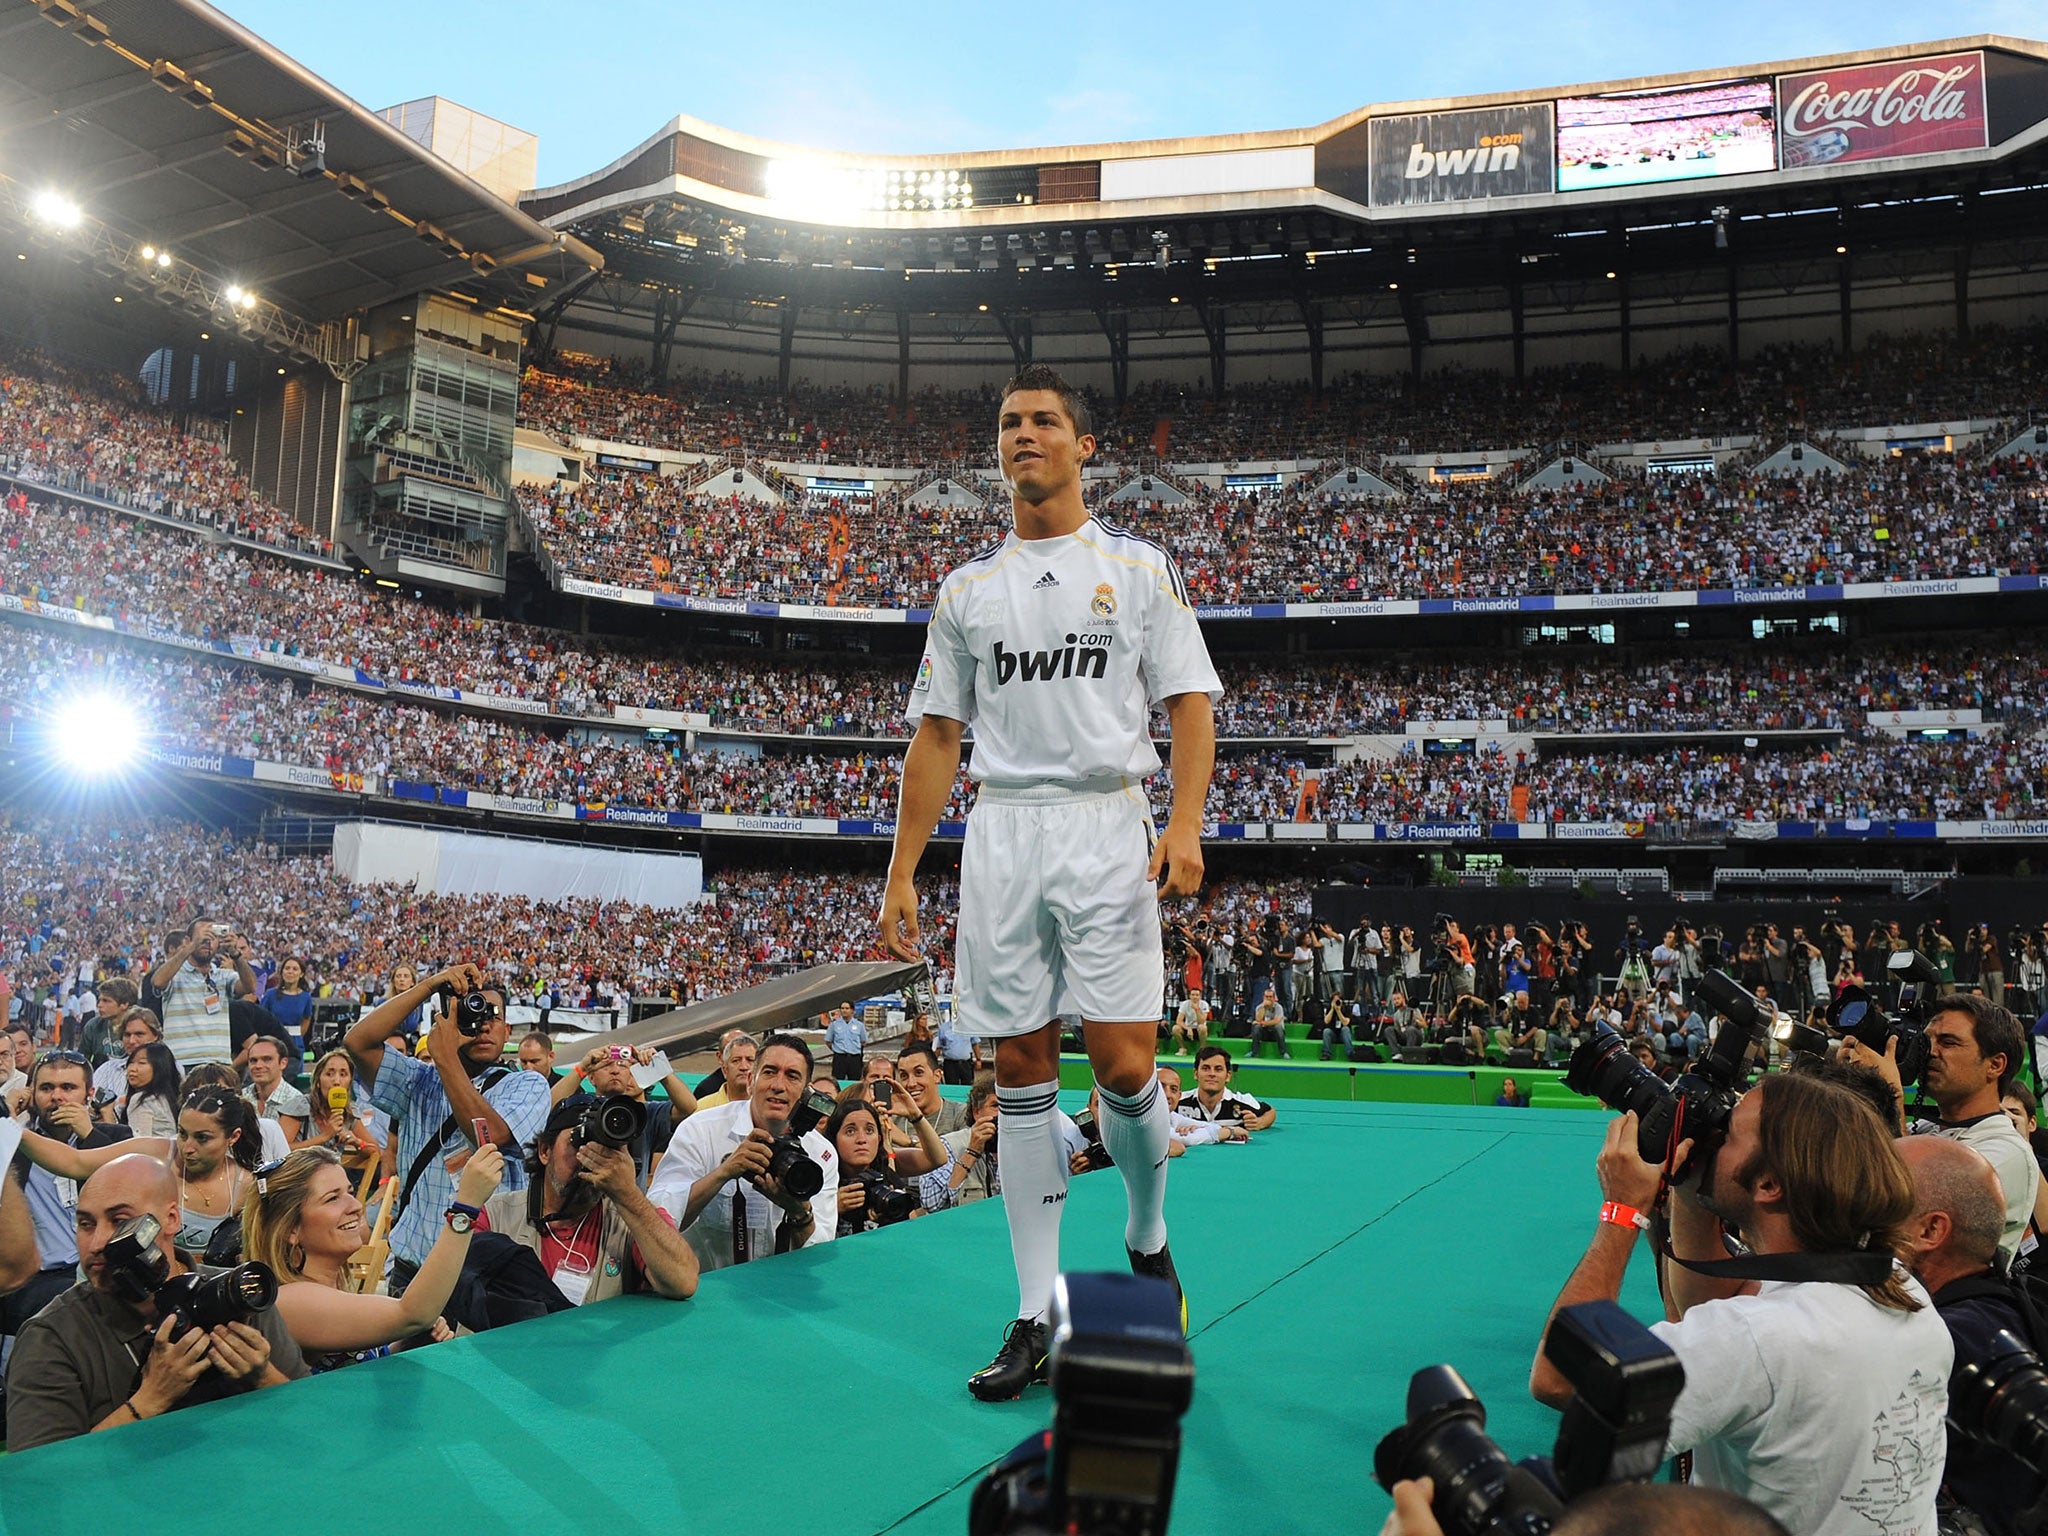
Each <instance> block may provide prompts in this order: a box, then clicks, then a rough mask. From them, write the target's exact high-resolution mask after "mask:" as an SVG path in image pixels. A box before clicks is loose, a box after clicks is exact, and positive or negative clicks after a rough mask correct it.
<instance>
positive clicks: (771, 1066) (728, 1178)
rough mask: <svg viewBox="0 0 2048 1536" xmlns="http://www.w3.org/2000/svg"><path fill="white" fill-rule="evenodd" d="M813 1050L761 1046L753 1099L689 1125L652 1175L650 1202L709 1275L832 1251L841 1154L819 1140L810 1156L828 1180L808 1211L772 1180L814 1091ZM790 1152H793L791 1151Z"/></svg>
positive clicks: (779, 1037)
mask: <svg viewBox="0 0 2048 1536" xmlns="http://www.w3.org/2000/svg"><path fill="white" fill-rule="evenodd" d="M811 1067H812V1062H811V1048H810V1047H809V1046H807V1045H805V1044H804V1043H803V1041H801V1040H799V1039H798V1038H797V1037H796V1036H795V1035H788V1034H773V1035H770V1036H769V1037H768V1038H767V1039H766V1040H764V1041H763V1042H762V1043H761V1049H760V1052H759V1054H758V1056H757V1058H756V1060H755V1062H754V1071H753V1082H752V1087H751V1091H750V1092H749V1094H748V1096H747V1097H746V1098H744V1099H741V1100H740V1101H739V1102H738V1103H734V1104H721V1105H719V1106H718V1107H717V1108H715V1109H700V1110H699V1111H698V1112H697V1113H696V1114H694V1115H692V1116H690V1118H689V1119H687V1120H685V1121H684V1122H683V1123H682V1126H681V1127H680V1128H679V1129H678V1130H677V1131H676V1135H675V1140H673V1141H672V1142H670V1143H669V1148H668V1154H667V1156H665V1157H663V1158H662V1160H661V1165H660V1166H659V1167H658V1168H656V1169H655V1171H654V1180H653V1183H652V1184H651V1185H650V1186H649V1188H648V1191H647V1193H648V1197H649V1198H650V1199H651V1200H653V1201H654V1203H655V1204H656V1205H659V1206H660V1207H662V1209H664V1210H666V1211H667V1212H668V1213H669V1214H670V1215H671V1216H673V1217H674V1218H675V1222H676V1226H677V1228H678V1229H679V1230H680V1231H681V1232H682V1233H683V1235H684V1236H685V1237H686V1238H688V1239H689V1242H690V1246H691V1247H692V1248H694V1249H696V1250H697V1262H698V1264H699V1265H700V1267H702V1268H704V1269H723V1268H724V1267H725V1266H726V1265H728V1264H744V1263H746V1262H747V1261H748V1260H750V1259H757V1258H766V1257H768V1256H769V1255H770V1254H774V1253H787V1252H789V1251H790V1250H791V1249H795V1248H809V1247H811V1246H813V1245H814V1244H817V1243H829V1242H830V1241H831V1240H832V1239H833V1237H834V1236H835V1235H836V1234H837V1233H838V1230H839V1154H838V1153H837V1152H835V1151H834V1150H833V1148H832V1144H831V1143H830V1142H829V1141H827V1140H826V1139H825V1138H824V1137H823V1136H820V1135H819V1134H818V1133H817V1132H816V1131H815V1130H812V1131H807V1132H806V1133H805V1134H804V1136H803V1137H802V1141H801V1145H802V1150H803V1152H804V1153H805V1154H806V1155H807V1156H808V1157H809V1158H810V1160H811V1161H812V1162H814V1163H816V1164H817V1165H818V1167H819V1168H820V1169H821V1170H822V1171H823V1174H824V1180H823V1183H822V1185H821V1186H820V1188H819V1190H818V1192H817V1194H815V1195H813V1196H812V1197H811V1198H810V1200H809V1201H804V1200H801V1199H799V1198H797V1197H796V1196H794V1195H791V1194H788V1193H786V1192H785V1191H784V1189H783V1187H782V1185H781V1184H780V1183H779V1182H777V1180H776V1179H775V1178H774V1177H773V1176H771V1175H770V1174H769V1171H768V1169H769V1164H770V1161H771V1159H772V1158H773V1157H774V1156H775V1155H776V1152H777V1150H778V1149H777V1146H776V1143H777V1140H778V1138H780V1137H783V1136H785V1135H787V1134H788V1132H789V1128H790V1126H789V1122H790V1116H791V1115H792V1114H794V1113H795V1112H796V1109H797V1106H798V1104H799V1102H800V1101H801V1100H802V1097H803V1094H804V1090H805V1089H806V1088H807V1087H808V1086H809V1084H810V1081H811ZM785 1145H786V1144H785Z"/></svg>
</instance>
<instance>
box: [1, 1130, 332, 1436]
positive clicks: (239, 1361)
mask: <svg viewBox="0 0 2048 1536" xmlns="http://www.w3.org/2000/svg"><path fill="white" fill-rule="evenodd" d="M137 1216H151V1217H154V1218H155V1219H156V1221H157V1222H158V1223H159V1224H160V1230H159V1232H158V1234H157V1238H156V1251H157V1252H158V1253H159V1254H160V1255H161V1256H162V1259H163V1260H164V1262H166V1263H167V1264H168V1265H169V1266H170V1269H171V1272H172V1273H173V1274H182V1273H186V1272H189V1271H190V1270H191V1268H192V1266H190V1265H188V1264H187V1263H186V1261H185V1258H184V1256H183V1255H182V1254H181V1253H180V1252H179V1250H178V1249H177V1248H176V1247H175V1246H174V1239H175V1237H176V1235H177V1232H178V1219H179V1211H178V1188H177V1181H176V1180H175V1179H174V1178H173V1177H172V1175H171V1173H170V1171H169V1170H168V1169H167V1168H165V1166H164V1165H163V1164H162V1163H160V1162H158V1161H157V1160H156V1159H155V1158H153V1157H140V1156H132V1155H131V1156H124V1157H117V1158H115V1159H114V1160H113V1161H112V1162H110V1163H108V1164H107V1165H106V1166H105V1167H104V1168H101V1169H100V1170H99V1171H98V1172H96V1173H95V1174H93V1176H92V1177H91V1178H89V1179H87V1180H86V1182H85V1185H84V1187H83V1188H82V1189H80V1190H79V1192H78V1203H77V1243H78V1254H79V1258H80V1260H81V1261H82V1264H83V1268H84V1270H85V1279H84V1280H83V1281H82V1282H80V1283H79V1284H77V1285H74V1286H72V1287H71V1288H70V1289H69V1290H67V1291H65V1292H64V1293H63V1294H62V1295H61V1296H59V1297H57V1299H56V1300H54V1301H52V1302H51V1303H50V1304H49V1305H48V1306H47V1307H45V1308H44V1309H43V1310H42V1311H41V1312H40V1313H38V1314H37V1315H36V1316H35V1317H33V1318H31V1319H30V1320H29V1321H28V1323H27V1324H26V1325H25V1326H24V1327H23V1328H22V1330H21V1334H20V1336H19V1337H18V1338H17V1339H16V1340H15V1345H14V1353H13V1355H12V1356H10V1357H9V1359H8V1362H7V1448H8V1450H9V1451H10V1452H16V1453H18V1452H21V1451H26V1450H30V1449H32V1448H33V1447H35V1446H39V1445H49V1444H51V1443H53V1442H55V1441H58V1440H69V1439H71V1438H72V1437H74V1436H76V1435H83V1434H91V1433H95V1432H97V1431H99V1430H102V1429H117V1428H119V1427H120V1426H121V1425H123V1424H132V1423H135V1422H137V1421H138V1420H141V1419H152V1418H155V1417H156V1416H157V1415H158V1414H162V1413H169V1412H171V1411H172V1410H174V1409H177V1408H183V1407H185V1406H187V1405H188V1404H190V1403H195V1402H211V1401H214V1400H216V1399H218V1398H222V1397H229V1396H233V1395H235V1394H237V1393H242V1392H250V1391H256V1390H259V1389H261V1388H264V1387H274V1386H279V1385H281V1384H282V1383H284V1382H286V1381H290V1380H295V1379H297V1378H299V1377H302V1376H304V1375H305V1374H306V1362H305V1361H304V1360H303V1359H302V1358H301V1357H300V1354H299V1347H298V1345H296V1344H294V1343H293V1342H292V1339H291V1335H290V1334H289V1333H287V1332H286V1331H285V1327H284V1323H283V1321H282V1320H281V1319H280V1318H279V1317H278V1315H277V1312H276V1310H275V1309H274V1308H273V1309H268V1310H265V1311H263V1312H259V1313H257V1314H256V1315H255V1316H254V1318H253V1319H251V1320H250V1321H248V1322H230V1323H223V1324H220V1325H219V1326H217V1327H214V1328H211V1329H201V1328H191V1329H188V1330H187V1331H185V1332H184V1333H183V1334H179V1333H178V1332H177V1331H176V1330H177V1324H176V1321H175V1319H173V1318H171V1317H160V1316H159V1315H158V1312H157V1308H156V1305H155V1303H154V1301H144V1302H142V1303H141V1304H140V1305H136V1304H134V1303H131V1302H129V1301H127V1300H126V1299H124V1297H123V1296H122V1294H121V1293H120V1292H119V1291H118V1290H117V1289H116V1286H117V1283H118V1282H117V1278H116V1276H115V1274H114V1273H113V1271H112V1267H111V1266H110V1265H109V1264H108V1263H107V1262H106V1250H107V1245H108V1244H109V1243H110V1242H112V1241H113V1239H114V1236H115V1234H116V1233H117V1232H118V1231H119V1230H120V1228H121V1227H122V1226H123V1225H124V1224H125V1223H127V1222H128V1221H130V1220H132V1219H133V1218H135V1217H137ZM197 1272H198V1273H199V1274H201V1275H207V1274H212V1273H218V1271H211V1270H208V1269H207V1268H206V1267H205V1266H203V1265H202V1266H200V1267H199V1268H198V1271H197Z"/></svg>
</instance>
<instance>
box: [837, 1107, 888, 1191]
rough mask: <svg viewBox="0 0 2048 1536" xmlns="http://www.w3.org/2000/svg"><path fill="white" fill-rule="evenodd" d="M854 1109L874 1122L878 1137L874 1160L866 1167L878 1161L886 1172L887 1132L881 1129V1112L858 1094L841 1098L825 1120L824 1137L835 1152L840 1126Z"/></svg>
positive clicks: (842, 1160) (842, 1161) (842, 1159)
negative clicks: (829, 1116) (848, 1097)
mask: <svg viewBox="0 0 2048 1536" xmlns="http://www.w3.org/2000/svg"><path fill="white" fill-rule="evenodd" d="M856 1111H857V1112H859V1113H861V1114H864V1115H866V1116H867V1117H868V1118H869V1119H870V1120H872V1121H874V1122H875V1134H876V1137H877V1138H878V1139H877V1141H876V1143H875V1160H874V1162H872V1163H869V1164H868V1167H870V1168H872V1167H874V1166H875V1165H876V1164H877V1163H879V1164H880V1165H881V1166H882V1169H883V1170H884V1171H885V1172H886V1171H887V1169H888V1166H889V1135H888V1132H886V1131H885V1130H883V1129H882V1112H881V1111H880V1110H879V1109H877V1108H875V1106H874V1105H872V1104H870V1103H869V1102H868V1101H867V1100H866V1099H863V1098H861V1097H860V1096H859V1095H855V1096H854V1097H853V1098H850V1099H842V1100H841V1101H840V1102H839V1105H838V1107H837V1108H835V1109H834V1110H833V1111H832V1116H831V1118H830V1119H828V1120H827V1121H826V1122H825V1124H824V1127H823V1130H824V1136H825V1139H826V1140H827V1141H829V1142H831V1143H832V1150H833V1151H834V1152H837V1151H838V1150H839V1132H840V1128H841V1127H843V1126H844V1125H845V1124H846V1122H847V1120H848V1118H849V1117H851V1116H852V1115H853V1114H854V1113H855V1112H856ZM840 1161H841V1163H842V1164H843V1163H844V1161H845V1159H844V1158H843V1157H842V1158H841V1160H840Z"/></svg>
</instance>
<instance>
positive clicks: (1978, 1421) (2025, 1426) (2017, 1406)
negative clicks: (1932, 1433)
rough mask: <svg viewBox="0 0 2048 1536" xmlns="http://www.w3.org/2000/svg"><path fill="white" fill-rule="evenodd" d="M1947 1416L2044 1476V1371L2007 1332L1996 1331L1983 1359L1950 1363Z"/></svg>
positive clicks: (2047, 1427)
mask: <svg viewBox="0 0 2048 1536" xmlns="http://www.w3.org/2000/svg"><path fill="white" fill-rule="evenodd" d="M1948 1421H1949V1423H1950V1424H1951V1425H1953V1426H1954V1427H1955V1429H1956V1431H1957V1432H1958V1433H1960V1434H1964V1435H1968V1436H1970V1437H1971V1438H1972V1439H1974V1440H1979V1441H1982V1442H1983V1443H1984V1444H1986V1445H1990V1446H1994V1447H1996V1448H1997V1449H1999V1450H2001V1451H2004V1452H2005V1453H2006V1454H2007V1455H2009V1456H2012V1457H2014V1458H2016V1459H2017V1460H2019V1461H2020V1462H2022V1463H2024V1464H2025V1465H2026V1467H2027V1468H2028V1469H2029V1470H2031V1471H2032V1472H2033V1473H2034V1475H2035V1476H2036V1477H2044V1478H2048V1371H2044V1370H2043V1369H2042V1367H2041V1357H2040V1356H2039V1355H2037V1354H2035V1353H2034V1352H2033V1351H2032V1350H2031V1349H2029V1348H2027V1346H2026V1345H2025V1344H2024V1343H2022V1342H2021V1341H2020V1340H2019V1338H2018V1337H2016V1336H2015V1335H2014V1334H2012V1333H2011V1332H2009V1331H2006V1330H2003V1329H2001V1330H2000V1331H1999V1334H1998V1337H1997V1338H1996V1339H1995V1340H1993V1341H1992V1346H1991V1358H1990V1359H1989V1360H1987V1361H1985V1362H1984V1363H1982V1364H1979V1363H1978V1362H1977V1361H1975V1360H1966V1361H1964V1362H1963V1363H1962V1364H1960V1365H1958V1366H1957V1367H1956V1369H1955V1373H1954V1374H1953V1375H1952V1376H1950V1378H1949V1386H1948Z"/></svg>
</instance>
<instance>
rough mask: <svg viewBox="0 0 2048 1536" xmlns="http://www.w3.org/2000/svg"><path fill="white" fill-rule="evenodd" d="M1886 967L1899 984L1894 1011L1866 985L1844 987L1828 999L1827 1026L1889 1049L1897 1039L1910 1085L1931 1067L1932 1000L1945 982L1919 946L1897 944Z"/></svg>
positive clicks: (1902, 1072) (1878, 1050) (1902, 1071)
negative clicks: (1929, 1027) (1929, 1029)
mask: <svg viewBox="0 0 2048 1536" xmlns="http://www.w3.org/2000/svg"><path fill="white" fill-rule="evenodd" d="M1885 971H1886V974H1887V975H1888V977H1889V978H1890V980H1891V982H1892V984H1893V986H1894V987H1895V988H1896V997H1895V1000H1894V1002H1893V1008H1894V1010H1895V1011H1894V1012H1889V1013H1888V1012H1886V1011H1885V1008H1884V1005H1883V1004H1882V1003H1880V1002H1879V1001H1878V1000H1877V998H1876V996H1875V995H1874V994H1873V993H1871V992H1870V990H1869V989H1868V988H1865V987H1844V988H1843V989H1842V992H1841V995H1840V996H1839V997H1837V998H1836V999H1835V1000H1834V1001H1833V1002H1832V1003H1830V1004H1828V1012H1827V1023H1828V1028H1829V1029H1831V1030H1833V1031H1834V1032H1835V1033H1836V1034H1838V1035H1840V1036H1842V1037H1843V1038H1844V1039H1848V1040H1854V1041H1856V1042H1858V1043H1859V1044H1861V1045H1864V1046H1867V1047H1868V1048H1869V1049H1871V1050H1873V1051H1875V1052H1876V1053H1877V1054H1878V1055H1880V1056H1882V1055H1883V1054H1884V1048H1885V1045H1886V1043H1887V1042H1889V1041H1892V1040H1896V1041H1898V1064H1899V1082H1900V1083H1901V1084H1902V1085H1904V1086H1907V1087H1911V1086H1912V1085H1913V1084H1914V1083H1917V1082H1919V1081H1920V1079H1921V1077H1922V1075H1923V1074H1925V1072H1926V1071H1927V1054H1928V1043H1927V1005H1928V1004H1929V1003H1930V1002H1932V1001H1933V999H1934V997H1935V995H1936V994H1935V989H1936V988H1937V987H1939V986H1940V985H1941V971H1940V970H1939V968H1937V967H1936V965H1935V964H1934V962H1933V961H1932V960H1929V959H1928V958H1927V957H1926V956H1925V955H1923V954H1921V953H1920V952H1919V951H1918V950H1916V949H1895V950H1893V951H1892V956H1891V959H1889V960H1888V961H1886V962H1885Z"/></svg>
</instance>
